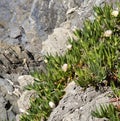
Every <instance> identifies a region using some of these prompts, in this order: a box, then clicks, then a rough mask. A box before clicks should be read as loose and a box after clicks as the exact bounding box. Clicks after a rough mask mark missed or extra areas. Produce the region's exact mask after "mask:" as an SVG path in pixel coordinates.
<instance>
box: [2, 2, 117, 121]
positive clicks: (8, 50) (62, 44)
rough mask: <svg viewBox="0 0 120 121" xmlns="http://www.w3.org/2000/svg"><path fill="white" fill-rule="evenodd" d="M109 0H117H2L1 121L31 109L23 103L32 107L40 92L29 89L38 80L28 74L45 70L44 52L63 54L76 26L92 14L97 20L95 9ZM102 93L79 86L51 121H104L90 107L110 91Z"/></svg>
mask: <svg viewBox="0 0 120 121" xmlns="http://www.w3.org/2000/svg"><path fill="white" fill-rule="evenodd" d="M104 2H115V1H114V0H0V120H9V121H12V120H14V119H15V120H19V115H21V112H25V113H26V108H24V106H23V105H25V106H26V107H27V109H28V108H29V104H28V105H27V102H26V101H28V102H29V98H30V96H31V95H32V94H33V95H34V91H33V92H23V88H24V86H25V85H27V84H30V83H33V78H32V77H30V76H25V75H28V74H29V72H30V71H33V70H35V69H37V70H38V71H41V68H42V69H43V70H44V63H43V62H42V61H41V54H43V55H45V54H46V53H51V54H55V53H56V52H57V53H59V54H63V53H64V52H65V51H66V46H67V44H68V43H67V40H68V38H69V37H73V34H72V31H73V29H74V28H76V27H77V28H81V27H82V26H83V21H84V20H85V19H86V18H90V19H91V20H93V19H94V17H93V16H92V12H93V11H92V7H93V6H94V5H102V4H103V3H104ZM21 75H22V78H20V77H21ZM18 77H19V79H18ZM26 78H27V79H26ZM28 79H29V81H28ZM70 90H72V91H70ZM100 95H101V94H100V93H99V92H95V91H94V89H92V88H89V89H87V90H86V91H85V92H83V91H82V89H81V88H80V87H76V86H75V85H74V84H73V86H71V89H68V90H67V91H66V95H65V96H64V98H63V99H62V100H61V101H60V105H58V107H57V108H55V109H54V111H53V113H52V114H51V116H50V118H49V121H50V120H51V121H54V120H56V121H59V120H63V121H78V120H81V121H94V120H95V121H98V120H97V119H93V118H92V117H91V116H90V110H92V109H93V108H94V106H95V105H97V104H98V103H99V101H101V99H103V100H104V101H106V99H107V98H106V94H102V95H101V96H102V97H100ZM86 96H87V97H86ZM104 97H105V98H104ZM95 100H98V102H95ZM104 101H103V102H104ZM86 103H87V105H86ZM94 104H95V105H94ZM93 105H94V106H93ZM88 109H89V110H88Z"/></svg>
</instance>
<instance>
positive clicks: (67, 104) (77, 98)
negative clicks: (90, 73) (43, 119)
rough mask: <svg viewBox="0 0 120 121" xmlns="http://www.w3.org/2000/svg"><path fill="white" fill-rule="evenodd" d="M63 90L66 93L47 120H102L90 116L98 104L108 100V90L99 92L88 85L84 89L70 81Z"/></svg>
mask: <svg viewBox="0 0 120 121" xmlns="http://www.w3.org/2000/svg"><path fill="white" fill-rule="evenodd" d="M65 90H66V94H65V95H64V97H63V99H62V100H61V101H60V102H59V105H58V106H57V107H56V108H55V109H54V110H53V112H52V113H51V115H50V117H49V119H48V121H104V119H97V118H94V117H92V115H91V111H92V110H95V109H96V107H98V106H99V105H100V104H105V103H108V102H109V98H108V95H109V94H110V93H111V91H110V90H108V91H107V92H105V93H101V92H97V91H95V89H94V88H93V87H89V88H87V89H86V90H85V91H84V90H83V89H82V88H81V87H80V86H77V85H76V84H75V83H74V82H71V83H70V84H69V85H68V86H67V87H66V89H65Z"/></svg>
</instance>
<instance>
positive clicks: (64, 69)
mask: <svg viewBox="0 0 120 121" xmlns="http://www.w3.org/2000/svg"><path fill="white" fill-rule="evenodd" d="M67 68H68V65H67V64H66V63H65V64H64V65H63V66H62V70H63V71H64V72H66V71H67Z"/></svg>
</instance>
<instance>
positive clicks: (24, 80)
mask: <svg viewBox="0 0 120 121" xmlns="http://www.w3.org/2000/svg"><path fill="white" fill-rule="evenodd" d="M18 83H19V85H20V88H21V89H22V90H23V89H24V88H25V86H27V85H30V84H33V83H34V78H33V77H32V76H31V75H24V76H19V78H18Z"/></svg>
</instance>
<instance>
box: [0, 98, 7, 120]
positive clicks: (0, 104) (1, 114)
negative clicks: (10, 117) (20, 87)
mask: <svg viewBox="0 0 120 121" xmlns="http://www.w3.org/2000/svg"><path fill="white" fill-rule="evenodd" d="M5 103H6V101H5V100H4V98H3V97H2V96H0V121H6V120H7V113H6V109H5Z"/></svg>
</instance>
